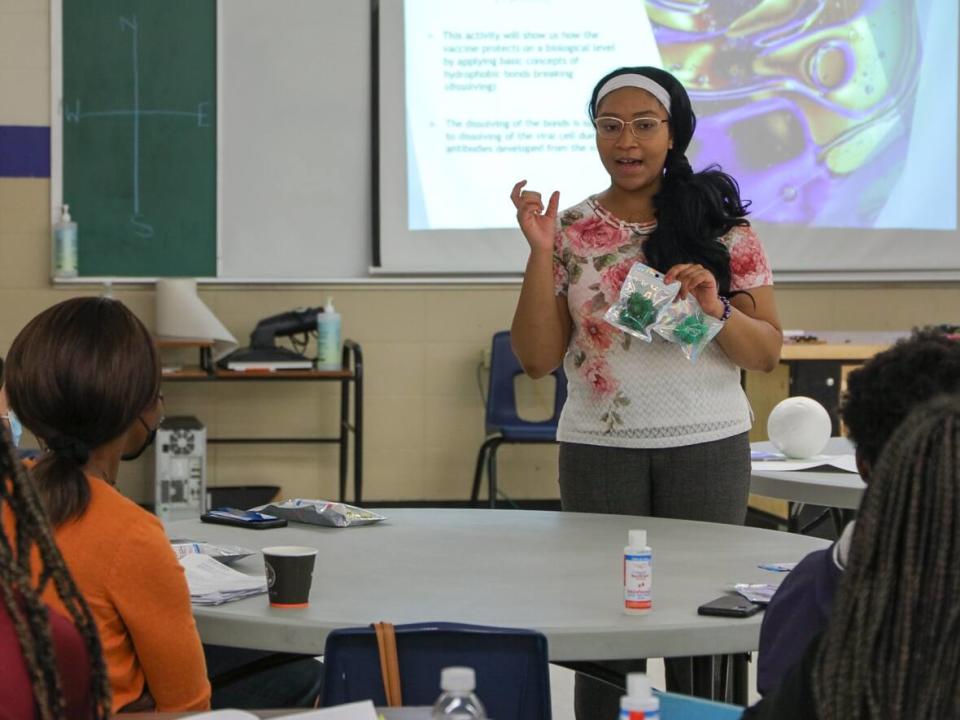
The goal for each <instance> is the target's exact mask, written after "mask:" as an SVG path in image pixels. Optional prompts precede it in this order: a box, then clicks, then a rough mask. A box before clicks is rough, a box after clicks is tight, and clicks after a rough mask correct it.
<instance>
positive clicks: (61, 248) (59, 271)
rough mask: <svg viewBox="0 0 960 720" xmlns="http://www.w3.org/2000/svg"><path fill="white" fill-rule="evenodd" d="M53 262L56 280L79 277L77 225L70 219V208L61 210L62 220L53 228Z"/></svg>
mask: <svg viewBox="0 0 960 720" xmlns="http://www.w3.org/2000/svg"><path fill="white" fill-rule="evenodd" d="M52 259H53V262H52V263H51V265H52V268H51V269H52V271H53V273H52V274H53V277H55V278H75V277H76V276H77V224H76V223H75V222H73V218H71V217H70V206H69V205H64V206H63V208H62V209H61V210H60V220H59V222H57V223H56V224H54V226H53V258H52Z"/></svg>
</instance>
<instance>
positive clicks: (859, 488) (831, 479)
mask: <svg viewBox="0 0 960 720" xmlns="http://www.w3.org/2000/svg"><path fill="white" fill-rule="evenodd" d="M750 448H751V450H760V451H767V452H775V451H776V448H775V447H774V445H773V443H770V442H755V443H750ZM851 453H853V445H852V444H851V443H850V441H849V440H847V438H840V437H835V438H830V442H828V443H827V447H826V448H825V449H824V451H823V454H824V455H845V454H851ZM866 487H867V486H866V485H865V484H864V482H863V480H862V479H861V478H860V476H859V475H858V474H857V473H849V472H844V471H843V470H836V471H831V470H826V471H824V470H793V471H787V472H783V471H780V472H777V471H774V470H753V471H752V473H751V478H750V492H752V493H755V494H756V495H764V496H766V497H773V498H780V499H781V500H790V501H791V502H799V503H810V504H813V505H823V506H825V507H835V508H844V509H847V510H856V509H857V508H858V507H860V499H861V498H862V497H863V491H864V490H865V489H866Z"/></svg>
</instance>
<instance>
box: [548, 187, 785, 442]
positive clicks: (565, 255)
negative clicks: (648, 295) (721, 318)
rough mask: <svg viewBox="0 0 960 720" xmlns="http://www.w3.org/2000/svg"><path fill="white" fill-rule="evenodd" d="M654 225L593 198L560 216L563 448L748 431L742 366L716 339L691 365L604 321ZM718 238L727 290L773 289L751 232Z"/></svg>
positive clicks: (557, 280) (671, 348) (662, 344)
mask: <svg viewBox="0 0 960 720" xmlns="http://www.w3.org/2000/svg"><path fill="white" fill-rule="evenodd" d="M655 228H656V223H651V224H645V225H644V224H638V223H628V222H624V221H622V220H620V219H619V218H617V217H616V216H614V215H613V214H612V213H610V212H609V211H607V210H606V209H605V208H603V207H602V206H601V205H600V204H599V202H598V201H597V200H596V198H594V197H591V198H588V199H586V200H584V201H583V202H582V203H580V204H579V205H576V206H574V207H572V208H569V209H568V210H566V211H564V212H563V213H561V215H560V217H559V219H558V223H557V234H556V242H555V248H554V265H553V269H554V286H555V291H556V293H557V294H558V295H566V297H567V304H568V307H569V309H570V316H571V318H572V319H573V333H572V334H571V338H570V346H569V347H568V349H567V354H566V357H565V359H564V370H565V371H566V374H567V380H568V391H567V403H566V405H565V406H564V409H563V414H562V416H561V419H560V427H559V431H558V434H557V438H558V440H560V441H562V442H574V443H586V444H591V445H612V446H618V447H636V448H652V447H675V446H680V445H690V444H694V443H700V442H709V441H712V440H719V439H722V438H725V437H730V436H732V435H736V434H739V433H741V432H745V431H746V430H749V428H750V424H751V412H750V407H749V405H748V403H747V399H746V396H745V395H744V393H743V390H742V389H741V387H740V370H739V368H738V367H737V366H736V365H734V364H733V363H732V362H731V361H730V360H729V358H727V356H726V354H725V353H724V352H723V350H722V349H721V348H720V346H719V345H718V344H717V343H716V342H712V343H710V345H709V346H707V348H706V349H705V350H704V352H703V353H702V354H701V356H700V358H699V359H698V360H697V362H696V363H695V364H691V363H690V362H689V361H688V360H687V359H686V358H685V357H684V356H683V355H682V353H681V352H680V350H679V349H678V348H677V346H676V345H674V344H672V343H668V342H666V341H665V340H663V339H661V338H660V337H657V336H655V337H654V340H653V342H651V343H645V342H642V341H640V340H637V339H636V338H633V337H632V336H630V335H628V334H626V333H623V332H621V331H620V330H618V329H617V328H615V327H613V326H612V325H609V324H608V323H607V322H606V321H605V320H604V319H603V315H604V313H605V312H606V310H607V308H608V307H610V305H611V304H613V303H615V302H616V301H617V299H618V297H619V294H620V288H621V286H622V285H623V282H624V279H625V278H626V276H627V273H628V272H629V271H630V268H631V266H633V264H634V263H636V262H638V261H639V262H643V261H644V256H643V243H644V241H645V240H646V238H647V236H648V235H650V233H652V232H653V231H654V229H655ZM720 242H723V243H724V244H725V245H726V246H727V248H728V249H729V251H730V271H731V286H730V289H731V290H749V289H751V288H756V287H761V286H764V285H772V284H773V276H772V274H771V272H770V263H769V261H768V260H767V256H766V253H765V252H764V250H763V246H762V245H761V244H760V241H759V240H758V238H757V236H756V234H755V233H754V231H753V228H751V227H749V226H744V227H735V228H733V229H732V230H730V231H729V232H728V233H727V234H726V235H724V236H723V237H722V238H720Z"/></svg>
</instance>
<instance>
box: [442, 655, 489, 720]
mask: <svg viewBox="0 0 960 720" xmlns="http://www.w3.org/2000/svg"><path fill="white" fill-rule="evenodd" d="M476 687H477V677H476V674H475V673H474V672H473V668H468V667H448V668H444V669H443V671H442V672H441V673H440V688H441V689H442V690H443V692H442V693H441V694H440V697H439V698H438V699H437V702H436V703H435V704H434V706H433V714H432V715H431V718H432V719H433V720H442V719H443V718H455V719H456V720H472V718H482V720H486V717H487V711H486V710H484V708H483V703H481V702H480V698H478V697H477V696H476V695H475V694H474V693H473V691H474V689H475V688H476Z"/></svg>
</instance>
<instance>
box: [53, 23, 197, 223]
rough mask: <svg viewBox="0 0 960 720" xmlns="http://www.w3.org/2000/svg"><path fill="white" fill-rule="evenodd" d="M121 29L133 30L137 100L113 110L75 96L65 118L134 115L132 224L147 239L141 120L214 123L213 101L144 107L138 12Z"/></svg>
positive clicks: (132, 69)
mask: <svg viewBox="0 0 960 720" xmlns="http://www.w3.org/2000/svg"><path fill="white" fill-rule="evenodd" d="M120 29H121V31H122V32H129V33H130V39H131V53H132V57H131V61H132V65H131V72H132V79H133V102H132V105H131V106H130V107H128V108H114V109H110V110H93V111H90V110H82V109H81V104H80V100H79V98H78V99H75V100H74V101H73V103H72V105H70V104H68V103H67V102H64V108H63V112H64V120H65V122H68V123H80V122H81V121H82V120H85V119H88V118H98V117H120V116H125V117H130V118H131V120H132V121H133V147H132V157H133V163H132V164H133V167H132V168H131V170H132V186H131V190H132V192H131V197H132V199H133V208H132V212H131V214H130V225H131V227H132V228H133V232H134V233H135V234H136V235H138V236H139V237H141V238H144V239H147V238H151V237H153V225H151V224H150V223H149V222H148V221H147V220H146V218H145V217H144V215H143V213H142V212H141V207H140V132H141V120H142V119H143V118H146V117H156V116H167V117H183V118H189V119H190V120H192V121H194V122H195V123H196V127H210V105H211V103H210V102H199V103H197V106H196V110H165V109H144V108H142V107H141V105H140V26H139V24H138V22H137V16H136V15H134V16H132V17H121V18H120Z"/></svg>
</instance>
